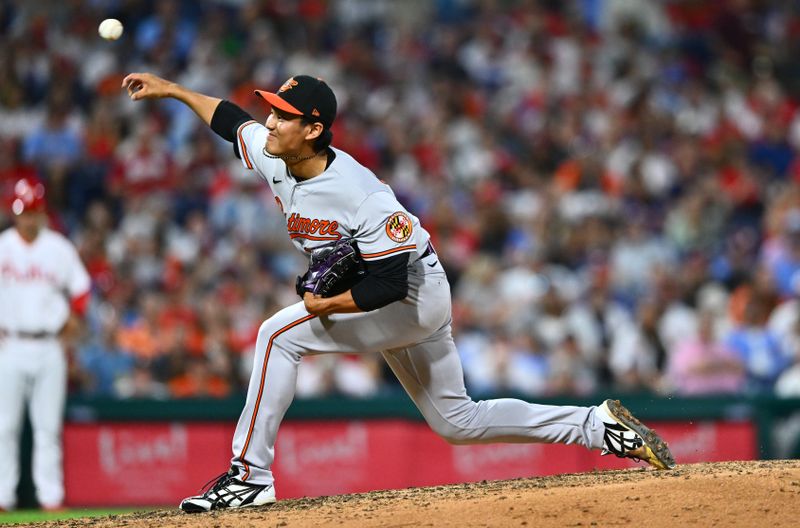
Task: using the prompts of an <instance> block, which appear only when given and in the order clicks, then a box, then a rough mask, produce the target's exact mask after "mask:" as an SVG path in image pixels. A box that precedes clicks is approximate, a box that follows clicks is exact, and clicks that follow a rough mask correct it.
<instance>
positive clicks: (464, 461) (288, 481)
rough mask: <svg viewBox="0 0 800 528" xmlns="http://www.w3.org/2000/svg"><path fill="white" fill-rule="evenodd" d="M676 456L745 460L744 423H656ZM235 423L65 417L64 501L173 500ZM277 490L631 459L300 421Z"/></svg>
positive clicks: (397, 484) (322, 491) (749, 429)
mask: <svg viewBox="0 0 800 528" xmlns="http://www.w3.org/2000/svg"><path fill="white" fill-rule="evenodd" d="M653 426H654V427H655V428H656V429H657V430H658V431H659V433H660V434H661V435H662V437H663V438H664V439H665V440H666V441H667V442H668V443H669V444H670V448H671V449H672V452H673V454H674V456H675V458H676V460H677V461H678V462H679V463H684V464H687V463H694V462H715V461H723V460H753V459H755V458H756V457H757V450H756V440H755V437H756V431H755V427H754V426H753V425H752V424H751V423H749V422H694V423H675V422H662V423H654V424H653ZM233 428H234V424H233V423H228V422H191V423H134V424H132V423H130V422H125V423H100V424H73V423H70V424H67V425H66V427H65V431H64V443H65V445H64V457H65V460H64V476H65V483H66V494H67V495H66V501H67V504H68V505H69V506H118V505H119V506H121V505H133V506H146V505H177V504H178V503H179V502H180V500H181V499H182V498H183V497H185V496H187V495H190V494H194V493H197V492H199V491H200V490H199V488H200V487H201V486H202V485H203V483H205V482H206V481H208V480H209V479H210V478H212V477H213V476H214V475H216V474H219V473H222V472H223V471H225V470H226V469H227V467H228V464H229V463H230V458H231V447H230V445H231V438H232V434H233ZM275 452H276V459H275V465H274V467H273V472H274V474H275V477H276V483H277V486H276V491H277V494H278V498H282V499H285V498H294V497H313V496H319V495H338V494H345V493H357V492H365V491H370V490H378V489H398V488H407V487H410V486H433V485H439V484H450V483H457V482H475V481H480V480H502V479H511V478H521V477H531V476H543V475H553V474H557V473H576V472H583V471H592V470H595V469H622V468H627V467H635V466H636V464H635V463H633V462H632V461H630V460H622V459H618V458H616V457H613V456H606V457H601V456H600V455H599V452H598V451H589V450H587V449H584V448H582V447H578V446H565V445H548V444H483V445H472V446H452V445H449V444H447V443H446V442H445V441H444V440H442V439H441V438H439V437H438V436H436V434H434V433H433V432H432V431H431V430H430V429H429V428H428V426H427V425H426V424H424V423H419V422H410V421H404V420H369V421H357V420H354V421H302V422H286V423H284V424H283V425H282V426H281V430H280V432H279V434H278V442H277V445H276V448H275Z"/></svg>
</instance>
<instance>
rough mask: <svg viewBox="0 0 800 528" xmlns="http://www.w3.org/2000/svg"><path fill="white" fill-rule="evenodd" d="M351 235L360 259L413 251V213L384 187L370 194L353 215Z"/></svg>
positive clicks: (414, 243)
mask: <svg viewBox="0 0 800 528" xmlns="http://www.w3.org/2000/svg"><path fill="white" fill-rule="evenodd" d="M354 227H355V238H356V240H357V241H358V248H359V250H360V251H361V257H362V258H363V259H364V260H367V261H369V260H380V259H383V258H386V257H390V256H393V255H399V254H401V253H409V252H412V251H416V249H417V245H416V242H415V239H416V237H415V236H414V234H415V233H414V230H415V229H416V228H417V227H419V226H418V224H417V225H416V226H415V222H414V217H413V216H412V215H411V214H410V213H408V212H407V211H406V210H405V209H404V208H403V206H402V205H400V202H398V201H397V198H395V197H394V195H393V194H392V193H390V192H388V191H385V192H384V191H380V192H375V193H372V194H370V195H369V196H368V197H367V198H366V199H365V200H364V202H363V203H362V204H361V206H360V207H359V208H358V211H357V212H356V216H355V222H354Z"/></svg>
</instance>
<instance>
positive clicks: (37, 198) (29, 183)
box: [11, 178, 45, 215]
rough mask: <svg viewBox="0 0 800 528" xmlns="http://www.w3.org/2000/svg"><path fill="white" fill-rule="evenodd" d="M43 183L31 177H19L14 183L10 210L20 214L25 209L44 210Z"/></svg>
mask: <svg viewBox="0 0 800 528" xmlns="http://www.w3.org/2000/svg"><path fill="white" fill-rule="evenodd" d="M44 206H45V201H44V185H42V184H41V183H40V182H38V181H36V180H33V179H31V178H21V179H19V180H17V183H15V184H14V198H13V201H12V202H11V212H12V213H14V214H15V215H20V214H22V213H24V212H25V211H44Z"/></svg>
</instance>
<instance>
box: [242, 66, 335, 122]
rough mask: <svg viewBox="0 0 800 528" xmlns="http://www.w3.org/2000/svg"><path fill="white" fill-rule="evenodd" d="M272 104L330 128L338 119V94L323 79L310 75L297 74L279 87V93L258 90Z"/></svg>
mask: <svg viewBox="0 0 800 528" xmlns="http://www.w3.org/2000/svg"><path fill="white" fill-rule="evenodd" d="M255 93H256V95H258V96H261V97H263V98H264V100H265V101H266V102H267V103H269V104H270V105H271V106H274V107H275V108H277V109H279V110H282V111H284V112H286V113H289V114H295V115H299V116H303V117H305V118H306V119H308V120H309V121H311V122H312V123H313V122H317V121H319V122H320V123H322V126H323V127H325V128H326V129H327V128H330V127H331V125H332V124H333V120H334V119H336V96H335V95H333V90H331V87H330V86H328V84H327V83H326V82H325V81H323V80H322V79H317V78H316V77H311V76H309V75H295V76H294V77H292V78H290V79H289V80H288V81H286V82H285V83H283V85H282V86H281V87H280V88H279V89H278V92H277V93H272V92H267V91H264V90H256V91H255Z"/></svg>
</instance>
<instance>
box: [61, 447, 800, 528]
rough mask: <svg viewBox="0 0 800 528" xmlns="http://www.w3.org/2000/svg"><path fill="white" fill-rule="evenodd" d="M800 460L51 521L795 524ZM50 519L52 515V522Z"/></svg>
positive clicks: (799, 510)
mask: <svg viewBox="0 0 800 528" xmlns="http://www.w3.org/2000/svg"><path fill="white" fill-rule="evenodd" d="M798 519H800V461H798V460H775V461H753V462H718V463H711V464H691V465H684V466H681V465H679V466H678V467H677V468H675V469H674V470H672V471H652V470H647V469H633V470H624V471H604V472H598V473H580V474H571V475H558V476H553V477H535V478H527V479H516V480H504V481H495V482H481V483H475V484H457V485H450V486H438V487H433V488H411V489H406V490H395V491H378V492H373V493H362V494H356V495H341V496H335V497H319V498H315V499H296V500H285V501H280V502H278V503H277V504H274V505H272V506H266V507H260V508H253V509H245V510H241V511H228V512H213V513H210V514H195V515H188V514H184V513H181V512H179V511H175V510H166V511H156V512H149V513H141V514H131V515H123V516H115V517H107V518H102V519H92V520H89V521H87V520H85V519H83V520H71V521H61V522H60V523H58V526H70V527H72V526H74V527H78V526H86V525H87V524H88V525H90V526H93V527H94V528H106V527H108V528H111V527H112V526H113V527H117V526H123V525H124V526H126V527H129V528H132V527H142V528H144V527H151V526H164V527H177V526H180V527H187V528H188V527H195V526H198V527H204V528H213V527H220V526H226V527H240V526H248V527H249V526H253V527H257V526H270V527H272V526H279V527H289V528H296V527H303V526H309V527H311V526H313V527H337V528H339V527H347V528H350V527H367V526H369V527H390V526H391V527H400V526H409V527H412V526H413V527H417V526H434V527H454V528H456V527H457V528H465V527H471V526H481V527H484V526H497V527H504V528H505V527H509V526H528V527H531V528H533V527H550V526H559V527H561V526H581V527H587V526H641V527H644V528H655V527H660V526H664V527H667V526H669V527H674V526H681V525H693V526H720V527H729V526H767V527H770V528H775V527H779V526H787V527H788V526H797V523H798ZM50 525H51V526H52V525H55V523H50Z"/></svg>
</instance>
